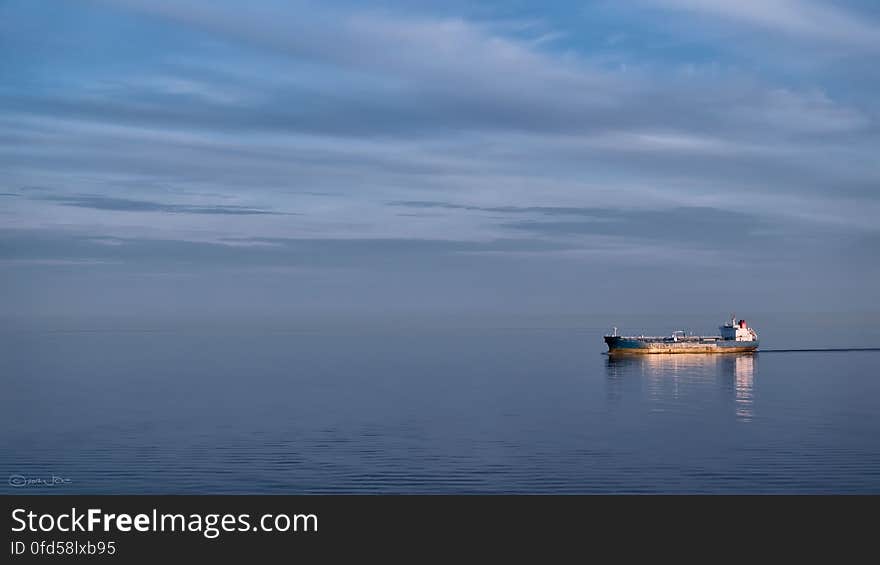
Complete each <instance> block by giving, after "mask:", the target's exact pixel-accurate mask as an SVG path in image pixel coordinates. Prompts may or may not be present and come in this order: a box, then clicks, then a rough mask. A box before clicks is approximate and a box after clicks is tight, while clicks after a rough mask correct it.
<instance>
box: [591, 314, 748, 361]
mask: <svg viewBox="0 0 880 565" xmlns="http://www.w3.org/2000/svg"><path fill="white" fill-rule="evenodd" d="M718 329H719V330H720V332H721V334H720V335H711V336H705V335H688V333H687V332H684V331H675V332H672V335H670V336H663V337H649V336H643V335H640V336H623V335H618V334H617V328H614V331H613V333H612V334H611V335H606V336H604V337H605V343H606V344H608V354H609V355H645V354H651V353H751V352H753V351H756V350H757V349H758V334H757V333H755V330H753V329H752V328H750V327H749V325H748V324H747V323H746V321H745V320H738V321H737V319H736V316H732V317H731V319H730V321H729V322H728V323H726V324H724V325H723V326H720V327H719V328H718Z"/></svg>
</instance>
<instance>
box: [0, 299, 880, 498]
mask: <svg viewBox="0 0 880 565" xmlns="http://www.w3.org/2000/svg"><path fill="white" fill-rule="evenodd" d="M698 319H699V320H701V321H702V322H704V324H703V325H704V326H706V327H702V326H699V327H697V328H695V329H699V330H704V329H706V330H709V331H711V330H712V329H713V326H712V324H711V320H710V323H708V324H705V322H706V317H701V318H698ZM605 322H606V320H605V319H604V318H603V319H601V320H596V319H590V318H589V317H586V316H585V317H583V318H581V319H577V320H575V319H573V318H572V319H568V320H563V321H562V322H560V321H559V320H556V321H554V320H549V321H546V320H545V321H541V323H538V322H536V321H534V320H532V321H528V322H524V323H520V324H492V323H488V322H484V323H482V324H479V323H470V322H468V323H466V324H456V323H455V321H454V320H447V321H445V322H444V323H437V324H431V323H422V324H415V323H409V324H408V323H405V322H400V323H387V322H385V323H382V324H377V325H375V326H374V325H371V324H369V323H361V324H338V325H335V326H334V325H333V324H328V325H327V326H326V327H315V326H312V325H310V324H299V325H290V324H285V323H273V324H260V323H253V324H238V323H227V324H224V323H211V324H203V325H199V324H195V323H193V324H181V325H174V324H170V325H169V324H164V325H163V324H151V323H143V324H140V325H138V324H136V323H131V322H126V323H121V322H118V323H117V322H114V323H109V324H108V323H67V324H61V323H59V324H55V325H53V324H51V323H50V324H48V325H45V326H43V327H37V326H34V325H26V324H22V325H20V326H17V327H16V326H14V325H8V324H7V326H6V329H5V330H4V331H3V335H2V338H3V339H2V344H0V375H2V376H0V378H2V383H0V384H2V396H0V472H2V479H3V482H2V485H0V492H6V493H10V492H15V493H22V492H30V493H37V492H56V493H67V494H73V493H83V492H84V493H312V492H343V493H358V492H366V493H487V492H488V493H759V492H760V493H764V492H802V493H820V492H846V493H849V492H862V493H880V439H878V438H880V352H876V351H862V352H852V351H850V352H798V353H783V352H778V353H773V352H762V353H759V354H757V355H743V356H724V357H712V356H697V355H694V356H655V357H646V358H633V359H624V360H621V361H615V360H613V359H610V358H608V357H607V356H605V355H603V354H602V352H603V351H604V349H605V347H604V344H603V343H602V340H601V335H602V333H603V331H605V330H607V329H608V328H607V327H606V324H605ZM629 322H630V327H626V325H625V324H624V327H622V328H621V329H622V330H624V331H627V330H631V331H633V332H635V333H641V332H642V331H649V330H653V329H654V328H655V327H656V328H657V329H658V330H659V331H664V333H668V331H666V330H670V329H678V328H669V327H666V326H665V324H664V322H663V320H658V319H651V320H647V321H645V320H635V319H634V320H630V321H629ZM750 322H752V323H753V325H754V326H755V327H756V328H757V329H758V330H759V333H761V334H762V335H761V338H762V347H764V348H767V349H774V348H775V349H784V348H792V347H798V348H815V347H846V346H862V347H865V346H868V347H870V346H876V345H878V343H880V336H878V335H877V333H876V329H871V328H874V326H873V324H872V320H870V319H864V320H861V321H860V322H863V326H864V327H863V328H862V330H858V328H857V327H856V326H858V323H857V324H856V326H854V325H853V321H852V320H844V319H837V318H833V317H831V318H823V317H803V318H801V319H798V320H780V319H778V318H774V317H770V316H767V317H766V318H765V319H763V320H759V321H754V320H750ZM856 322H859V320H856ZM639 323H641V325H638V324H639ZM854 327H856V329H855V330H854V329H853V328H854ZM762 328H763V330H762ZM829 328H834V329H833V331H830V330H829ZM872 331H873V332H874V333H871V332H872ZM847 333H848V335H847ZM854 336H858V337H854ZM7 477H10V480H9V481H7ZM53 477H54V479H53ZM40 480H44V481H47V482H52V481H55V482H57V483H58V484H56V485H55V486H51V487H50V486H37V485H36V484H34V483H38V482H39V481H40ZM22 482H27V483H30V485H29V486H16V485H20V484H21V483H22Z"/></svg>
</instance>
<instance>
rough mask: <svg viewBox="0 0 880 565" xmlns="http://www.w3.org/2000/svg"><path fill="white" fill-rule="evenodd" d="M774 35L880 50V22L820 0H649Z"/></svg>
mask: <svg viewBox="0 0 880 565" xmlns="http://www.w3.org/2000/svg"><path fill="white" fill-rule="evenodd" d="M648 1H650V2H652V3H655V4H660V5H664V6H669V7H672V8H675V9H679V10H685V11H689V12H696V13H700V14H706V15H709V16H714V17H719V18H724V19H727V20H731V21H734V22H739V23H742V24H747V25H753V26H759V27H761V28H764V29H766V30H767V31H771V32H782V33H786V34H792V35H796V36H801V37H806V38H812V39H820V40H829V41H834V42H838V43H843V44H848V45H857V46H861V47H866V48H870V49H871V50H873V51H876V50H878V49H880V22H877V21H874V22H872V21H871V19H869V18H865V17H861V16H859V15H858V14H857V13H855V12H850V11H847V10H845V9H843V8H841V7H838V6H835V5H832V4H830V3H829V2H825V1H820V0H739V1H737V2H728V1H727V0H648Z"/></svg>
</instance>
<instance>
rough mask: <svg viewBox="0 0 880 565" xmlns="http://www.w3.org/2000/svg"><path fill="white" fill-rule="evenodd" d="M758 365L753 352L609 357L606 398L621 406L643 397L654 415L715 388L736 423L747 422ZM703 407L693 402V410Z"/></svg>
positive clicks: (750, 414) (677, 406)
mask: <svg viewBox="0 0 880 565" xmlns="http://www.w3.org/2000/svg"><path fill="white" fill-rule="evenodd" d="M757 364H758V361H757V356H756V355H754V354H751V353H746V354H731V355H701V354H681V355H676V354H668V355H667V354H654V355H631V356H622V357H615V356H609V357H608V359H607V361H606V370H607V385H608V388H607V393H608V399H609V401H612V402H619V401H621V400H622V399H623V396H624V395H628V394H642V395H643V396H644V397H646V399H647V400H648V404H649V405H650V410H651V411H652V412H666V411H670V410H675V411H680V410H681V408H682V405H683V404H687V403H688V401H689V399H693V400H696V399H698V398H699V397H703V396H705V393H706V392H707V390H709V389H712V388H714V389H716V390H718V391H721V392H722V393H723V394H724V395H726V397H727V399H728V400H729V401H730V403H731V404H732V408H733V410H732V412H733V414H734V415H735V417H736V419H737V420H738V421H741V422H750V421H751V420H752V419H753V418H754V416H755V411H754V404H755V373H756V370H757ZM702 405H703V404H700V403H697V402H694V409H697V407H698V406H702Z"/></svg>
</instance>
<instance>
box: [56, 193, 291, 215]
mask: <svg viewBox="0 0 880 565" xmlns="http://www.w3.org/2000/svg"><path fill="white" fill-rule="evenodd" d="M40 200H46V201H49V202H57V203H59V204H63V205H65V206H77V207H79V208H91V209H93V210H110V211H115V212H163V213H169V214H220V215H229V216H252V215H258V216H259V215H282V216H288V215H293V214H291V213H290V212H273V211H271V210H261V209H258V208H249V207H247V206H223V205H214V206H203V205H190V204H167V203H163V202H151V201H148V200H131V199H128V198H115V197H112V196H97V195H91V196H44V197H42V198H40Z"/></svg>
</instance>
